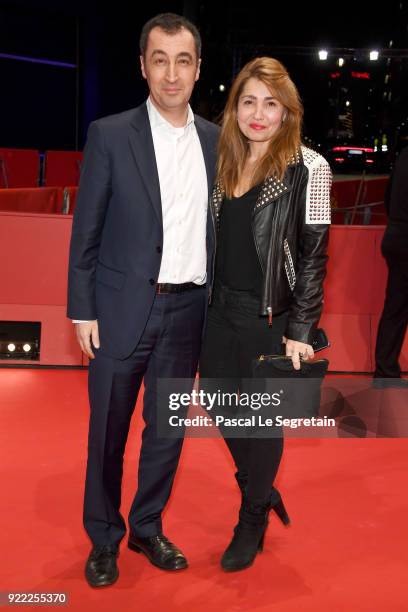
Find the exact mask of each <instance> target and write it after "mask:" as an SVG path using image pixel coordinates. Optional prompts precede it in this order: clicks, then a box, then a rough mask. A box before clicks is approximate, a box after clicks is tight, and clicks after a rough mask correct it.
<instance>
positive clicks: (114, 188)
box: [67, 104, 219, 359]
mask: <svg viewBox="0 0 408 612" xmlns="http://www.w3.org/2000/svg"><path fill="white" fill-rule="evenodd" d="M195 126H196V129H197V133H198V136H199V139H200V142H201V147H202V150H203V155H204V160H205V166H206V170H207V180H208V194H209V196H210V195H211V193H212V187H213V183H214V172H215V163H216V143H217V138H218V131H219V128H218V127H217V126H216V125H214V124H212V123H210V122H209V121H206V120H205V119H202V118H201V117H198V116H195ZM214 240H215V238H214V229H213V224H212V220H211V216H210V211H208V215H207V287H208V286H209V284H210V283H211V271H212V258H213V253H214ZM162 248H163V221H162V211H161V199H160V185H159V177H158V172H157V165H156V160H155V154H154V146H153V140H152V133H151V129H150V123H149V117H148V113H147V107H146V104H142V105H141V106H139V107H138V108H135V109H132V110H130V111H126V112H124V113H120V114H118V115H112V116H110V117H105V118H103V119H100V120H98V121H95V122H93V123H91V125H90V127H89V131H88V140H87V144H86V147H85V154H84V162H83V166H82V171H81V180H80V186H79V192H78V200H77V206H76V210H75V214H74V220H73V227H72V237H71V247H70V260H69V277H68V310H67V315H68V317H70V318H71V319H80V320H94V319H98V325H99V336H100V341H101V350H103V352H104V353H106V354H108V355H110V356H112V357H114V358H117V359H125V358H126V357H128V356H129V355H130V354H131V353H132V352H133V350H134V349H135V348H136V345H137V343H138V341H139V339H140V337H141V335H142V333H143V330H144V327H145V325H146V322H147V319H148V317H149V313H150V310H151V307H152V304H153V300H154V296H155V283H156V281H157V279H158V276H159V270H160V263H161V253H162Z"/></svg>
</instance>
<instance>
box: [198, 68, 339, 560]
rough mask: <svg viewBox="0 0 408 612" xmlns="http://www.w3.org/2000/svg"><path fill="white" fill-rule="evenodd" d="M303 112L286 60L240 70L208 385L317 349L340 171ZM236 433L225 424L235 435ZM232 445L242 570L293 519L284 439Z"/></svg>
mask: <svg viewBox="0 0 408 612" xmlns="http://www.w3.org/2000/svg"><path fill="white" fill-rule="evenodd" d="M302 115H303V109H302V105H301V102H300V99H299V95H298V92H297V90H296V87H295V85H294V84H293V82H292V81H291V79H290V78H289V75H288V73H287V72H286V69H285V68H284V66H282V64H281V63H280V62H278V61H277V60H275V59H272V58H268V57H261V58H257V59H255V60H253V61H251V62H249V63H248V64H247V65H246V66H245V67H244V68H243V69H242V70H241V72H240V73H239V74H238V76H237V77H236V79H235V81H234V83H233V85H232V88H231V91H230V94H229V98H228V101H227V104H226V108H225V112H224V119H223V125H222V131H221V136H220V142H219V157H218V175H217V183H216V186H215V188H214V192H213V196H212V200H211V210H212V214H213V218H214V223H215V225H216V232H217V250H216V259H215V280H214V285H213V292H212V299H211V306H210V308H209V311H208V321H207V328H206V333H205V338H204V344H203V349H202V355H201V360H200V376H201V378H202V379H206V380H205V385H209V384H210V383H211V381H209V380H208V379H214V381H213V382H216V383H217V386H218V388H219V382H220V380H222V389H220V390H221V391H229V392H231V391H238V390H240V391H241V392H242V390H243V380H242V379H248V378H250V377H251V376H252V360H253V359H255V358H257V357H258V356H259V355H260V354H271V353H280V352H281V348H282V343H283V342H284V343H286V355H290V356H291V357H292V361H293V367H294V368H296V369H299V367H300V359H305V360H306V359H309V358H312V357H313V349H312V346H311V343H312V336H313V332H314V329H315V328H316V325H317V323H318V320H319V317H320V313H321V308H322V301H323V289H322V286H323V280H324V277H325V268H326V259H327V256H326V248H327V239H328V229H329V224H330V186H331V172H330V168H329V166H328V164H327V162H326V161H325V160H324V158H323V157H322V156H321V155H319V154H318V153H316V152H314V151H312V150H311V149H308V148H306V147H304V146H303V145H302V144H301V136H300V134H301V121H302ZM225 431H226V430H224V431H223V430H222V429H221V432H222V433H225ZM225 441H226V443H227V445H228V448H229V450H230V452H231V454H232V457H233V459H234V462H235V464H236V467H237V473H236V474H235V477H236V479H237V482H238V485H239V487H240V489H241V492H242V503H241V508H240V511H239V522H238V524H237V526H236V527H235V529H234V536H233V538H232V541H231V543H230V545H229V546H228V548H227V549H226V551H225V552H224V555H223V557H222V560H221V565H222V567H223V569H225V570H227V571H234V570H239V569H243V568H245V567H248V566H249V565H251V564H252V563H253V561H254V559H255V556H256V554H257V552H258V550H262V547H263V540H264V534H265V530H266V527H267V522H268V514H269V511H270V510H271V509H272V510H274V511H275V512H276V514H277V515H278V516H279V518H280V519H281V520H282V522H283V523H284V524H287V523H289V517H288V515H287V512H286V509H285V507H284V504H283V502H282V499H281V496H280V494H279V492H278V491H277V489H275V488H274V487H273V483H274V480H275V477H276V474H277V471H278V467H279V463H280V460H281V456H282V451H283V439H282V438H281V437H270V438H250V437H246V438H244V437H242V438H231V437H225Z"/></svg>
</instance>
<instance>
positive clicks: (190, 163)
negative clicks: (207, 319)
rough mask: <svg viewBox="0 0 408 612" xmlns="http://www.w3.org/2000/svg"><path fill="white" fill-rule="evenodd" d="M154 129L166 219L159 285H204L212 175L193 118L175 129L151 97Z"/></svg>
mask: <svg viewBox="0 0 408 612" xmlns="http://www.w3.org/2000/svg"><path fill="white" fill-rule="evenodd" d="M147 112H148V114H149V121H150V127H151V130H152V136H153V145H154V151H155V155H156V163H157V170H158V173H159V183H160V194H161V205H162V215H163V237H164V238H163V254H162V260H161V266H160V272H159V278H158V279H157V280H158V282H159V283H188V282H193V283H196V284H198V285H201V284H203V283H205V280H206V267H207V261H206V260H207V254H206V227H207V206H208V187H207V172H206V169H205V162H204V156H203V152H202V149H201V144H200V140H199V138H198V134H197V130H196V127H195V124H194V115H193V111H192V110H191V107H190V106H189V107H188V116H187V122H186V124H185V125H184V126H183V127H174V126H173V125H171V123H169V122H168V121H167V120H166V119H164V118H163V117H162V116H161V115H160V113H159V112H158V110H157V109H156V107H155V106H154V105H153V104H152V102H151V100H150V98H149V99H148V100H147Z"/></svg>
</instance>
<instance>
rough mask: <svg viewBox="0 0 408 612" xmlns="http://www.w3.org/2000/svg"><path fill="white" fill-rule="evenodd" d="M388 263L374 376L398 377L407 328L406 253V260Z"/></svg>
mask: <svg viewBox="0 0 408 612" xmlns="http://www.w3.org/2000/svg"><path fill="white" fill-rule="evenodd" d="M407 238H408V237H407ZM387 240H388V241H389V240H390V239H388V238H387ZM386 245H387V243H386ZM405 251H406V248H405ZM386 261H387V266H388V281H387V289H386V293H385V302H384V309H383V313H382V316H381V319H380V323H379V325H378V332H377V341H376V346H375V362H376V369H375V374H374V376H376V377H379V378H399V377H400V376H401V369H400V366H399V363H398V359H399V356H400V353H401V349H402V344H403V342H404V337H405V333H406V330H407V325H408V257H407V255H406V254H405V258H402V257H398V256H397V255H396V254H392V255H391V254H389V255H388V256H387V257H386Z"/></svg>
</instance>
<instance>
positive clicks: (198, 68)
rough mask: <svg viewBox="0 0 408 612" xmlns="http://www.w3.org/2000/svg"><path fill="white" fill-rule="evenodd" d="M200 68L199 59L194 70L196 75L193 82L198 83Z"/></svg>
mask: <svg viewBox="0 0 408 612" xmlns="http://www.w3.org/2000/svg"><path fill="white" fill-rule="evenodd" d="M200 68H201V57H200V59H199V60H198V62H197V69H196V74H195V80H196V81H198V79H199V77H200Z"/></svg>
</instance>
